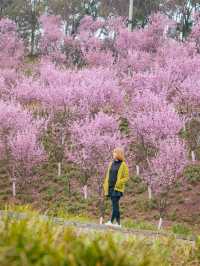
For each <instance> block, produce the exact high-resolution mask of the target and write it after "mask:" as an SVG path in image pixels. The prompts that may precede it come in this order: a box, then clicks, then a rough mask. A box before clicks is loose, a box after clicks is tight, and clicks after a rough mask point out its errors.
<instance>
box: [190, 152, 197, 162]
mask: <svg viewBox="0 0 200 266" xmlns="http://www.w3.org/2000/svg"><path fill="white" fill-rule="evenodd" d="M191 156H192V161H193V162H195V161H196V156H195V152H194V151H191Z"/></svg>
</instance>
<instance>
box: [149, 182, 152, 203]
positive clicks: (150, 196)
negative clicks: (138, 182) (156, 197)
mask: <svg viewBox="0 0 200 266" xmlns="http://www.w3.org/2000/svg"><path fill="white" fill-rule="evenodd" d="M148 195H149V200H151V199H152V189H151V186H149V185H148Z"/></svg>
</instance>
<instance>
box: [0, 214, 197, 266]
mask: <svg viewBox="0 0 200 266" xmlns="http://www.w3.org/2000/svg"><path fill="white" fill-rule="evenodd" d="M28 215H29V218H26V219H23V220H14V219H10V218H9V217H8V216H5V217H3V218H2V219H1V221H0V265H1V266H32V265H37V266H144V265H145V266H155V265H162V266H168V265H171V266H175V265H188V262H189V261H193V260H195V259H199V255H198V252H197V251H199V245H198V243H197V246H196V247H195V248H193V247H192V245H191V244H189V243H184V242H177V241H176V240H175V239H174V238H170V239H168V238H164V237H163V238H160V239H152V240H151V241H149V239H147V238H145V237H144V238H142V239H140V238H137V237H134V236H129V237H128V236H127V235H123V234H122V233H112V234H111V233H109V232H107V230H105V231H104V232H101V233H97V232H95V231H88V232H87V233H86V232H85V233H84V231H82V230H83V229H81V230H77V228H76V230H74V229H73V228H66V227H63V226H61V225H55V224H53V222H52V221H44V220H42V219H41V217H39V216H38V215H37V213H33V214H32V216H31V211H29V210H28ZM142 227H144V226H142ZM190 265H192V264H190ZM195 265H197V264H195Z"/></svg>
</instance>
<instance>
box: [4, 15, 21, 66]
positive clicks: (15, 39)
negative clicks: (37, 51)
mask: <svg viewBox="0 0 200 266" xmlns="http://www.w3.org/2000/svg"><path fill="white" fill-rule="evenodd" d="M23 56H24V45H23V42H22V40H21V39H20V38H19V36H18V34H17V29H16V25H15V23H14V22H13V21H11V20H9V19H0V65H1V68H4V69H5V68H16V67H17V66H19V64H20V63H21V62H22V59H23Z"/></svg>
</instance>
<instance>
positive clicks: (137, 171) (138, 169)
mask: <svg viewBox="0 0 200 266" xmlns="http://www.w3.org/2000/svg"><path fill="white" fill-rule="evenodd" d="M136 175H138V176H139V175H140V167H139V165H136Z"/></svg>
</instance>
